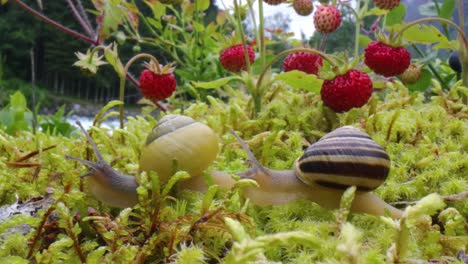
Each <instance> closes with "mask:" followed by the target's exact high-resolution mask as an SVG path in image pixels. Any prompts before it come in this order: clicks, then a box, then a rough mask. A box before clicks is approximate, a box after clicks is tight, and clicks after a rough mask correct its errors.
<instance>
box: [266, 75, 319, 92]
mask: <svg viewBox="0 0 468 264" xmlns="http://www.w3.org/2000/svg"><path fill="white" fill-rule="evenodd" d="M275 79H276V80H282V81H284V82H285V83H286V84H287V85H289V86H291V88H293V89H301V90H306V91H309V92H313V93H318V92H320V89H321V87H322V84H323V80H321V79H319V78H317V76H316V75H313V74H307V73H305V72H302V71H296V70H294V71H289V72H284V73H281V74H278V75H276V76H275Z"/></svg>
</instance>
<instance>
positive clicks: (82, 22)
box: [67, 0, 96, 37]
mask: <svg viewBox="0 0 468 264" xmlns="http://www.w3.org/2000/svg"><path fill="white" fill-rule="evenodd" d="M67 3H68V6H70V8H71V10H72V12H73V15H74V16H75V18H76V20H78V23H80V25H81V27H83V29H84V31H86V34H88V36H90V37H93V36H95V35H96V34H95V32H93V30H92V29H91V26H90V25H89V24H88V23H87V22H86V21H85V20H84V19H83V17H82V16H81V15H80V13H79V12H78V10H77V9H76V6H75V4H74V3H73V2H72V0H67Z"/></svg>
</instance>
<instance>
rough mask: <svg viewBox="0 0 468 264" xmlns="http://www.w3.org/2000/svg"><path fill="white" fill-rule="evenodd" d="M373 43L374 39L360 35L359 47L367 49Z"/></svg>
mask: <svg viewBox="0 0 468 264" xmlns="http://www.w3.org/2000/svg"><path fill="white" fill-rule="evenodd" d="M371 42H372V39H371V38H369V37H368V36H366V35H362V34H361V35H359V46H361V47H364V48H365V47H367V45H369V43H371Z"/></svg>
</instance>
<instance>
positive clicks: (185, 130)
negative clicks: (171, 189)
mask: <svg viewBox="0 0 468 264" xmlns="http://www.w3.org/2000/svg"><path fill="white" fill-rule="evenodd" d="M78 125H79V126H80V128H81V130H82V131H83V133H84V135H85V136H86V138H87V140H88V142H89V144H90V145H91V147H92V148H93V151H94V153H95V155H96V158H97V162H91V161H88V160H83V159H80V158H77V157H73V156H69V155H67V156H66V158H68V159H72V160H75V161H78V162H81V163H83V164H84V165H87V166H88V167H90V171H89V172H88V173H87V174H85V175H84V176H90V177H89V180H88V183H89V184H88V185H89V189H90V191H91V193H92V194H93V195H94V196H95V197H96V198H97V199H99V200H100V201H102V202H104V203H106V204H109V205H111V206H115V207H130V206H133V205H135V204H136V203H137V202H138V196H137V192H136V189H137V187H138V184H137V182H136V181H135V178H134V177H133V176H129V175H125V174H122V173H119V172H118V171H116V170H114V169H113V168H112V167H111V166H110V165H108V164H107V163H106V162H105V161H104V159H103V158H102V155H101V153H100V152H99V150H98V148H97V146H96V144H95V143H94V142H93V140H92V139H91V137H90V136H89V134H88V133H87V132H86V130H85V129H84V128H83V127H82V126H81V124H79V123H78ZM217 155H218V138H217V136H216V134H215V133H214V132H213V130H211V128H209V127H208V126H206V125H204V124H202V123H199V122H196V121H195V120H193V119H192V118H190V117H188V116H182V115H166V116H164V117H163V118H161V120H160V121H159V123H158V124H157V125H156V126H155V127H154V128H153V129H152V131H151V132H150V133H149V135H148V137H147V140H146V143H145V145H144V146H143V149H142V152H141V156H140V168H139V169H140V170H141V171H150V170H154V171H156V172H157V173H158V176H159V179H160V181H161V183H165V182H167V180H168V179H169V177H171V176H172V174H173V173H174V171H173V170H174V169H175V168H174V167H177V169H178V170H184V171H186V172H188V173H189V174H190V175H191V176H192V177H191V178H190V179H188V180H186V181H185V182H184V186H189V187H190V188H192V189H199V188H202V187H200V185H204V180H203V179H202V177H199V176H201V175H202V173H203V171H204V170H206V168H208V166H209V165H210V164H211V163H212V162H213V161H214V160H215V158H216V156H217ZM195 161H196V162H195Z"/></svg>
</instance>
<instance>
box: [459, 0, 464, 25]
mask: <svg viewBox="0 0 468 264" xmlns="http://www.w3.org/2000/svg"><path fill="white" fill-rule="evenodd" d="M463 10H465V9H464V8H463V0H458V25H460V27H462V28H463V29H464V28H465V13H464V12H463Z"/></svg>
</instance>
